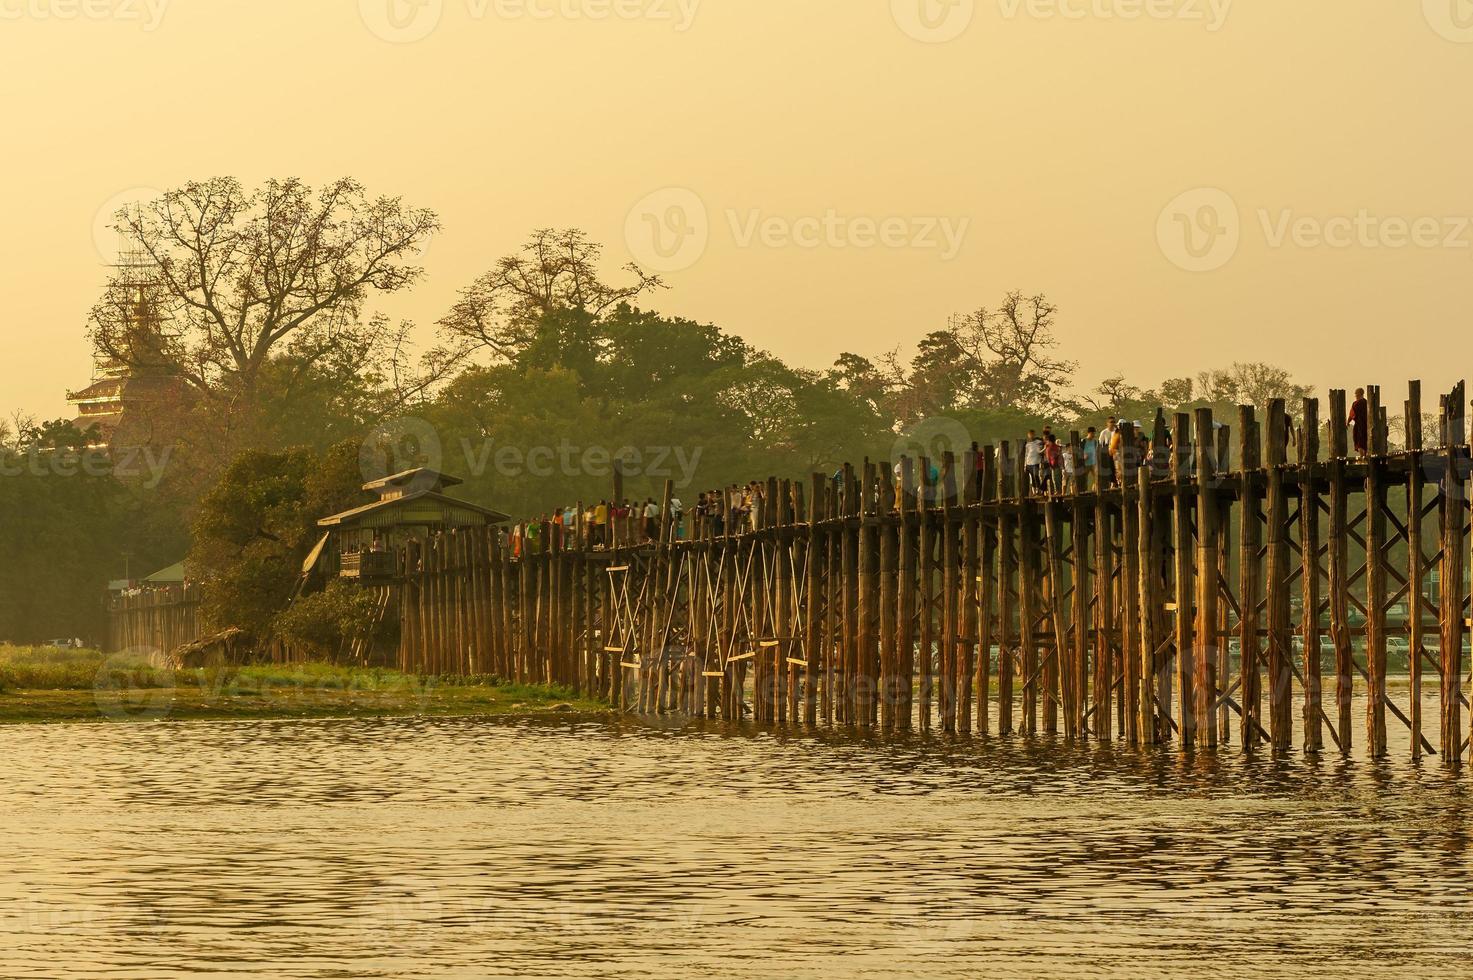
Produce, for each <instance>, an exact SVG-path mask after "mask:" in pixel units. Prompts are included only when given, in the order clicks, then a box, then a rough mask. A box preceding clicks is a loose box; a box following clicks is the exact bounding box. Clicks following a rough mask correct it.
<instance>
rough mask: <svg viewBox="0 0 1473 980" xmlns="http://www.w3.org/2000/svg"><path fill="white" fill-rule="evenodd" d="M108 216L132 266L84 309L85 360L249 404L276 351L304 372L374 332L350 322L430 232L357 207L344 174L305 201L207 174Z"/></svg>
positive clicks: (289, 184)
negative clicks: (166, 377) (88, 353)
mask: <svg viewBox="0 0 1473 980" xmlns="http://www.w3.org/2000/svg"><path fill="white" fill-rule="evenodd" d="M116 217H117V224H116V226H115V227H116V228H117V229H118V231H119V232H121V233H122V235H123V238H124V242H125V245H124V249H125V252H127V253H131V258H132V259H133V261H131V262H130V261H125V262H123V263H122V264H121V265H120V268H119V269H118V271H117V273H116V274H115V275H114V276H113V277H112V278H111V280H110V281H109V283H108V285H107V287H106V290H105V291H104V294H103V297H102V299H101V300H100V301H99V302H98V303H97V305H96V306H94V307H93V309H92V314H91V320H90V323H89V332H90V334H91V337H92V341H93V344H94V345H95V347H96V349H97V351H98V352H99V353H100V354H102V355H103V356H105V357H107V358H109V359H111V360H113V361H116V362H118V363H120V364H123V365H127V366H129V367H134V368H152V369H158V368H163V369H165V370H167V371H168V372H169V373H171V374H173V375H176V376H177V377H179V378H182V379H183V380H185V381H186V382H188V383H189V384H190V385H192V386H194V387H195V388H197V389H199V390H200V391H202V392H205V393H208V394H212V395H220V394H223V395H225V396H227V397H232V398H234V397H241V396H244V397H246V398H248V399H249V398H250V397H251V396H253V395H254V393H255V390H256V385H257V381H258V380H259V378H260V375H261V371H262V369H263V368H264V366H265V365H266V364H267V362H268V361H269V360H270V359H271V358H272V357H273V356H275V355H277V354H279V353H281V352H282V351H283V350H284V349H285V348H286V347H287V346H290V347H291V349H292V352H293V353H294V355H296V356H298V357H302V358H305V359H306V360H307V361H308V362H311V361H313V360H315V359H322V358H326V357H329V356H331V355H332V354H334V353H336V352H342V351H345V350H353V349H355V348H356V347H357V346H359V345H361V344H362V343H363V341H364V338H365V336H366V335H368V334H371V333H372V332H373V331H376V330H380V329H381V328H382V327H383V324H384V321H382V320H380V319H371V320H369V321H367V322H365V321H364V320H363V317H362V315H363V312H364V311H363V307H364V303H365V300H366V299H367V297H368V296H369V295H370V294H371V293H373V292H382V293H392V292H396V291H398V290H401V289H404V288H406V287H407V286H409V285H411V284H412V283H413V282H414V281H415V280H416V279H417V278H418V277H419V276H420V274H421V273H422V272H423V270H422V269H421V268H420V267H419V266H417V265H415V264H414V261H413V260H414V258H415V256H416V254H417V252H418V249H419V248H420V247H421V246H422V245H423V244H424V242H425V241H426V240H427V239H428V237H429V236H430V235H432V234H434V233H435V232H436V231H437V230H439V227H440V222H439V218H438V217H436V215H435V213H434V212H433V211H428V210H424V209H419V208H411V207H408V206H406V205H405V204H404V203H403V201H402V200H400V199H398V198H389V197H379V198H375V199H369V198H368V197H367V196H366V195H365V193H364V190H363V188H362V186H361V185H359V184H358V183H357V182H356V181H354V180H351V179H347V178H344V179H341V180H338V181H335V182H333V183H332V184H329V185H328V186H326V187H324V188H323V189H322V190H321V191H320V192H315V193H314V191H313V190H312V188H310V187H308V186H307V185H305V184H303V183H302V182H301V181H299V180H296V179H294V178H293V179H287V180H272V181H269V182H267V183H266V184H265V185H264V186H262V187H260V188H259V189H257V190H255V191H247V190H245V189H244V188H243V187H242V186H241V185H240V183H239V182H238V181H236V180H234V179H232V178H228V177H218V178H214V179H212V180H208V181H204V182H191V183H188V184H186V185H184V186H183V187H181V188H179V189H177V190H173V191H169V192H168V193H166V194H164V195H163V196H162V197H161V198H159V199H158V200H156V201H153V202H151V203H150V204H147V205H145V206H143V207H140V208H138V209H136V210H133V211H123V212H119V213H118V215H117V216H116ZM140 270H143V271H144V273H145V274H144V275H143V276H142V277H140Z"/></svg>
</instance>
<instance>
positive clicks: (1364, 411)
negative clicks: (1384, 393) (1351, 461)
mask: <svg viewBox="0 0 1473 980" xmlns="http://www.w3.org/2000/svg"><path fill="white" fill-rule="evenodd" d="M1370 415H1371V404H1370V402H1368V401H1366V389H1364V388H1357V389H1355V401H1354V402H1352V403H1351V406H1350V418H1349V419H1347V420H1346V424H1347V425H1349V426H1350V436H1351V440H1352V441H1353V442H1354V443H1355V454H1356V455H1357V456H1365V455H1366V454H1367V453H1369V452H1370V442H1371V418H1370Z"/></svg>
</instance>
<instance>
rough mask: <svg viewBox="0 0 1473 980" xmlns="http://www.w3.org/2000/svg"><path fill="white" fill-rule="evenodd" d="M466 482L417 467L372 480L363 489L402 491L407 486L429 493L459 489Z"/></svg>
mask: <svg viewBox="0 0 1473 980" xmlns="http://www.w3.org/2000/svg"><path fill="white" fill-rule="evenodd" d="M463 482H465V481H463V480H460V479H457V478H456V477H453V476H447V475H445V474H444V473H441V472H440V471H439V470H432V469H430V468H428V467H425V466H420V467H416V468H415V469H412V470H404V471H403V472H402V473H394V474H392V475H391V476H385V477H382V478H380V479H377V480H370V481H369V482H367V483H365V484H363V489H365V490H371V491H375V492H377V491H380V490H391V489H393V490H402V489H403V488H404V487H407V486H411V485H414V486H420V487H423V488H424V489H426V490H429V491H435V490H443V489H445V488H446V487H458V486H460V484H461V483H463Z"/></svg>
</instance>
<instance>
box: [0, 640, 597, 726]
mask: <svg viewBox="0 0 1473 980" xmlns="http://www.w3.org/2000/svg"><path fill="white" fill-rule="evenodd" d="M607 710H608V709H607V707H606V706H605V705H603V704H600V703H598V702H596V701H591V700H588V699H585V698H580V697H578V696H577V695H575V694H574V693H573V692H572V691H569V690H566V689H563V688H559V687H553V686H542V685H528V684H512V683H507V682H505V681H501V680H498V679H496V678H489V677H488V678H435V677H417V676H414V675H409V674H401V673H399V672H398V671H393V670H384V669H381V668H359V667H339V666H335V665H332V664H322V663H308V664H283V665H264V666H249V667H206V668H197V669H191V670H171V669H168V668H161V667H158V666H155V665H152V664H150V663H149V662H148V661H146V660H144V659H141V658H130V657H127V656H107V655H104V654H101V653H98V652H97V651H93V650H53V649H46V648H33V647H8V646H0V725H7V724H41V723H58V722H122V723H137V722H156V721H197V720H230V719H235V720H246V719H293V718H304V719H316V718H385V717H413V716H432V717H507V716H526V715H540V714H553V713H574V712H577V713H602V712H605V711H607Z"/></svg>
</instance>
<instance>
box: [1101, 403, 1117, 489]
mask: <svg viewBox="0 0 1473 980" xmlns="http://www.w3.org/2000/svg"><path fill="white" fill-rule="evenodd" d="M1119 431H1120V426H1119V424H1118V423H1117V422H1116V420H1115V416H1113V415H1112V416H1110V417H1109V418H1108V419H1106V420H1105V428H1104V431H1103V432H1101V433H1100V447H1099V449H1098V450H1096V452H1097V454H1098V461H1099V467H1100V486H1102V487H1113V486H1114V485H1115V457H1114V456H1113V455H1112V453H1113V452H1114V446H1115V434H1116V433H1117V432H1119Z"/></svg>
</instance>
